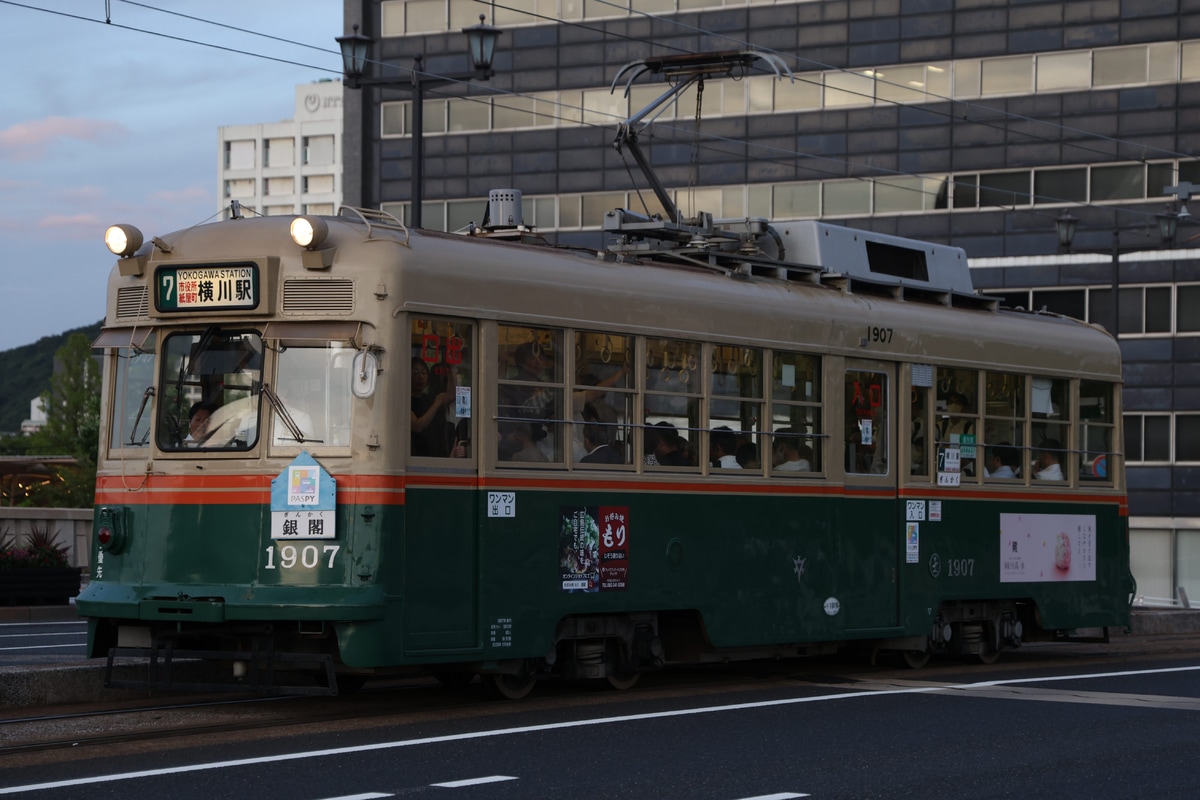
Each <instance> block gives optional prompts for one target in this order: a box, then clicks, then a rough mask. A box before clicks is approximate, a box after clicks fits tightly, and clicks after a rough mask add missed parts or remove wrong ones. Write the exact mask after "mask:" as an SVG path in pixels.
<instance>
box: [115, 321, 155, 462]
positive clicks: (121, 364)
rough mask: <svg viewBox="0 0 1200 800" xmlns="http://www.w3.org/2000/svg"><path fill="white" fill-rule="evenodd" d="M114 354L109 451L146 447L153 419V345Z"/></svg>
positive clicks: (119, 350) (118, 350)
mask: <svg viewBox="0 0 1200 800" xmlns="http://www.w3.org/2000/svg"><path fill="white" fill-rule="evenodd" d="M111 352H112V354H113V357H112V360H113V367H114V373H113V387H114V394H115V396H114V398H113V422H112V432H111V438H110V440H109V447H112V448H117V447H146V446H148V445H149V444H150V422H151V420H152V419H153V418H154V389H153V388H152V387H153V386H154V341H153V339H151V340H149V341H148V342H146V343H144V344H143V345H142V346H141V348H133V347H120V348H115V349H114V350H112V351H111Z"/></svg>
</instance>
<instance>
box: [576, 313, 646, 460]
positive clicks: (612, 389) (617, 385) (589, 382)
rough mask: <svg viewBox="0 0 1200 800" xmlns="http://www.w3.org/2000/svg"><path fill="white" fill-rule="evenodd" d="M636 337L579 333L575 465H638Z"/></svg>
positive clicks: (577, 333)
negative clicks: (635, 438) (635, 462)
mask: <svg viewBox="0 0 1200 800" xmlns="http://www.w3.org/2000/svg"><path fill="white" fill-rule="evenodd" d="M634 343H635V342H634V338H633V337H632V336H619V335H616V334H609V333H596V332H591V331H576V333H575V377H574V380H573V382H572V387H571V442H570V447H571V461H572V462H573V463H576V464H595V465H599V466H606V465H607V466H612V465H618V464H632V463H633V453H634V450H633V447H634V441H633V435H632V433H633V428H632V427H631V423H632V420H633V409H634V399H635V396H636V395H635V393H634V390H635V388H636V387H635V385H634V376H635V375H636V374H637V373H636V371H635V370H634V364H635V354H634Z"/></svg>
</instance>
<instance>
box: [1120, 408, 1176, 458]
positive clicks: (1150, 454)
mask: <svg viewBox="0 0 1200 800" xmlns="http://www.w3.org/2000/svg"><path fill="white" fill-rule="evenodd" d="M1124 425H1125V461H1126V462H1127V463H1145V462H1157V463H1162V464H1169V463H1170V462H1171V415H1170V414H1126V415H1125V416H1124Z"/></svg>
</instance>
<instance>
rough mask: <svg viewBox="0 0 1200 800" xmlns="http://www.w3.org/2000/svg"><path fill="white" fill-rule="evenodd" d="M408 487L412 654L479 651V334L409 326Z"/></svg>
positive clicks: (435, 323)
mask: <svg viewBox="0 0 1200 800" xmlns="http://www.w3.org/2000/svg"><path fill="white" fill-rule="evenodd" d="M410 327H411V342H412V356H411V359H410V361H411V373H412V376H411V378H410V381H411V382H410V394H411V397H412V400H411V412H412V413H411V418H410V419H411V430H410V437H409V438H410V441H409V444H408V447H409V453H408V455H409V457H408V467H407V477H406V481H405V486H406V488H405V512H404V518H405V526H404V636H405V650H406V652H408V653H410V654H411V653H423V652H424V653H428V652H445V651H447V650H461V649H464V648H470V647H475V646H477V645H478V641H477V640H478V630H477V629H478V623H477V619H478V609H477V606H478V597H479V575H478V567H477V563H478V559H477V558H476V554H477V550H478V542H477V529H478V526H477V525H476V513H475V502H474V487H475V484H476V478H477V473H476V464H477V463H478V462H477V456H478V454H477V452H476V448H475V441H476V439H475V436H474V434H475V433H476V415H475V413H474V412H475V396H474V389H475V383H476V381H475V374H476V373H475V367H476V365H477V364H478V359H477V358H476V357H475V349H476V348H475V332H476V329H475V326H474V325H473V324H471V323H469V322H464V321H460V320H447V319H428V318H418V317H413V318H411V319H410Z"/></svg>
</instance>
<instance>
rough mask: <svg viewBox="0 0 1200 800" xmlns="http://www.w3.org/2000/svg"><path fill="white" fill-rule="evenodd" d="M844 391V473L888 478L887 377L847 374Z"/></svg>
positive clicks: (864, 372) (847, 372)
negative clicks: (886, 476)
mask: <svg viewBox="0 0 1200 800" xmlns="http://www.w3.org/2000/svg"><path fill="white" fill-rule="evenodd" d="M844 389H845V394H844V397H845V402H846V405H845V409H844V410H845V420H846V472H848V473H856V474H859V475H887V474H888V471H889V466H888V436H887V420H888V407H887V393H888V385H887V374H886V373H882V372H869V371H866V370H853V369H852V370H847V371H846V382H845V386H844Z"/></svg>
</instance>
